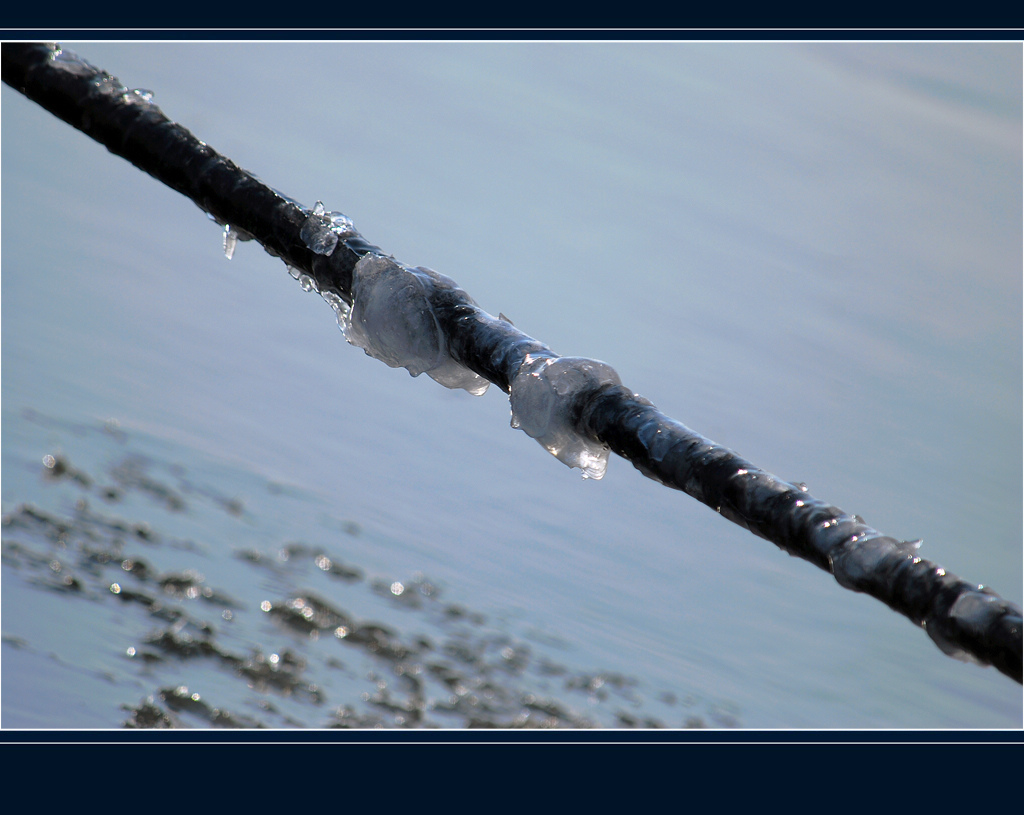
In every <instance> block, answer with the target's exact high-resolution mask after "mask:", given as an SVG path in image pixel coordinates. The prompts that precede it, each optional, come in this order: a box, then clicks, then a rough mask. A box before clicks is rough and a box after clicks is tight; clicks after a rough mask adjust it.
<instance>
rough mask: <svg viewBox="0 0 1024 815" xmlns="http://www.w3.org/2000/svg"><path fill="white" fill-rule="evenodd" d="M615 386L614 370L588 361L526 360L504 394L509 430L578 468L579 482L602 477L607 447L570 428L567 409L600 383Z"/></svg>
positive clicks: (596, 362) (581, 358)
mask: <svg viewBox="0 0 1024 815" xmlns="http://www.w3.org/2000/svg"><path fill="white" fill-rule="evenodd" d="M621 384H622V382H621V380H620V379H619V375H618V374H617V373H616V372H615V369H614V368H612V367H611V366H610V365H606V364H605V363H603V362H598V361H597V360H594V359H585V358H583V357H534V356H527V357H526V359H525V360H524V361H523V364H522V366H521V367H520V368H519V371H518V373H517V374H516V375H515V377H514V378H513V379H512V385H511V388H510V390H509V402H510V403H511V405H512V427H518V428H519V429H520V430H522V431H523V432H524V433H526V435H528V436H529V437H530V438H532V439H536V440H537V441H538V442H539V443H540V445H541V446H542V447H544V449H546V450H547V451H548V452H549V453H551V455H553V456H554V457H555V458H557V459H558V460H559V461H561V462H562V463H563V464H566V465H567V466H569V467H577V468H578V469H580V470H581V471H582V473H583V477H584V478H594V479H598V478H602V477H603V476H604V473H605V469H606V468H607V467H608V452H609V450H608V447H607V446H606V445H604V444H601V443H600V442H598V441H594V440H592V439H589V438H587V437H586V436H584V435H583V434H581V433H580V432H579V431H578V430H577V429H576V427H575V423H574V422H573V417H572V412H573V405H574V403H575V402H576V400H577V399H579V398H580V397H582V396H584V395H585V394H587V393H591V392H593V391H594V390H596V389H597V388H599V387H601V386H602V385H621Z"/></svg>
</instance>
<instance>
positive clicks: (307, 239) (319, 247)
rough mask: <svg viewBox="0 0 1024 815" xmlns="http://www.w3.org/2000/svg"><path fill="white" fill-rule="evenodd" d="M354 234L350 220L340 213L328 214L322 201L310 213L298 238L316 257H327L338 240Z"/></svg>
mask: <svg viewBox="0 0 1024 815" xmlns="http://www.w3.org/2000/svg"><path fill="white" fill-rule="evenodd" d="M354 234H356V228H355V225H354V224H353V223H352V219H351V218H349V217H348V216H347V215H345V214H343V213H341V212H328V211H327V210H326V209H325V208H324V204H323V202H322V201H317V202H316V206H314V207H313V209H312V211H310V213H309V216H308V217H307V218H306V220H305V221H304V222H303V224H302V228H301V229H300V230H299V237H300V238H301V239H302V242H303V243H305V244H306V246H308V247H309V249H310V251H312V252H314V253H316V254H318V255H329V254H331V252H333V251H334V248H335V247H336V246H337V245H338V239H339V238H341V237H344V236H345V235H354Z"/></svg>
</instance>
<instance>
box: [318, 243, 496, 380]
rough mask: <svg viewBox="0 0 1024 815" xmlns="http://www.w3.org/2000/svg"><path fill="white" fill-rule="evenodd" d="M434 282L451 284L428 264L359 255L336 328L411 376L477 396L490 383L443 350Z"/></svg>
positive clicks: (356, 343) (446, 347)
mask: <svg viewBox="0 0 1024 815" xmlns="http://www.w3.org/2000/svg"><path fill="white" fill-rule="evenodd" d="M439 285H447V286H451V285H454V283H452V281H451V280H450V279H449V278H447V277H445V276H444V275H441V274H438V273H437V272H435V271H433V270H432V269H427V268H424V267H422V266H418V267H416V268H413V269H410V268H408V267H405V266H402V265H401V264H399V263H397V262H396V261H395V260H394V259H393V258H386V257H382V256H381V255H364V256H363V257H362V259H360V261H359V262H358V263H357V264H356V266H355V269H354V270H353V271H352V308H351V309H350V310H349V311H348V312H347V313H346V314H345V315H344V317H343V322H342V331H344V332H345V339H346V340H348V341H349V343H351V344H352V345H355V346H358V347H359V348H362V349H363V350H364V351H365V352H366V353H367V355H368V356H371V357H373V358H374V359H378V360H380V361H381V362H383V363H384V364H386V365H389V366H390V367H392V368H405V369H406V370H407V371H409V373H410V374H411V375H412V376H419V375H420V374H422V373H425V374H427V376H429V377H430V378H431V379H433V380H434V381H435V382H439V383H440V384H442V385H444V386H445V387H446V388H452V389H457V388H462V389H463V390H466V391H469V392H470V393H471V394H473V395H474V396H480V395H481V394H483V392H484V391H486V390H487V386H488V385H489V384H490V383H489V382H488V381H487V380H486V379H484V378H483V377H482V376H478V375H477V374H475V373H473V371H471V370H469V368H467V367H465V366H464V365H462V364H461V363H459V362H457V361H456V360H454V359H452V358H451V356H450V355H449V354H448V346H447V343H446V342H445V339H444V335H443V334H442V332H441V327H440V325H439V324H438V321H437V317H436V316H435V315H434V310H433V307H432V306H431V304H430V301H431V294H432V292H433V291H434V290H435V289H436V288H437V287H438V286H439ZM336 311H337V310H336ZM339 316H341V315H340V314H339Z"/></svg>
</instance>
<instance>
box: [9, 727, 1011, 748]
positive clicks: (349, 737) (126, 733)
mask: <svg viewBox="0 0 1024 815" xmlns="http://www.w3.org/2000/svg"><path fill="white" fill-rule="evenodd" d="M101 743H106V744H135V745H139V744H196V743H207V744H236V743H249V744H285V745H291V744H295V745H297V744H346V743H347V744H617V745H642V744H650V745H658V744H663V745H668V744H681V745H749V746H770V745H817V746H823V747H824V746H830V745H886V744H887V745H949V746H952V745H1017V746H1020V745H1024V729H1022V730H641V731H632V730H472V729H470V730H431V729H422V730H396V729H388V730H344V729H327V730H317V729H308V730H306V729H302V730H269V729H268V730H226V729H184V728H183V729H175V730H130V729H118V730H113V729H111V730H2V731H0V745H10V744H23V745H27V744H68V745H72V744H83V745H84V744H101Z"/></svg>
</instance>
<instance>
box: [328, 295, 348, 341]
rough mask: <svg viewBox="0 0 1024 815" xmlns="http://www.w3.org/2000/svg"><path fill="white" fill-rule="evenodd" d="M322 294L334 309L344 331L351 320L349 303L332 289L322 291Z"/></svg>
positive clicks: (339, 325)
mask: <svg viewBox="0 0 1024 815" xmlns="http://www.w3.org/2000/svg"><path fill="white" fill-rule="evenodd" d="M320 296H321V297H323V298H324V300H326V301H327V304H328V305H329V306H330V307H331V308H333V309H334V315H335V316H336V317H337V318H338V327H339V328H340V329H341V330H342V332H343V333H344V331H345V328H346V326H347V325H348V322H349V315H350V314H351V313H352V310H351V308H349V305H348V303H346V302H345V301H344V300H342V299H341V297H339V296H338V295H337V294H335V293H334V292H332V291H322V292H320Z"/></svg>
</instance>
